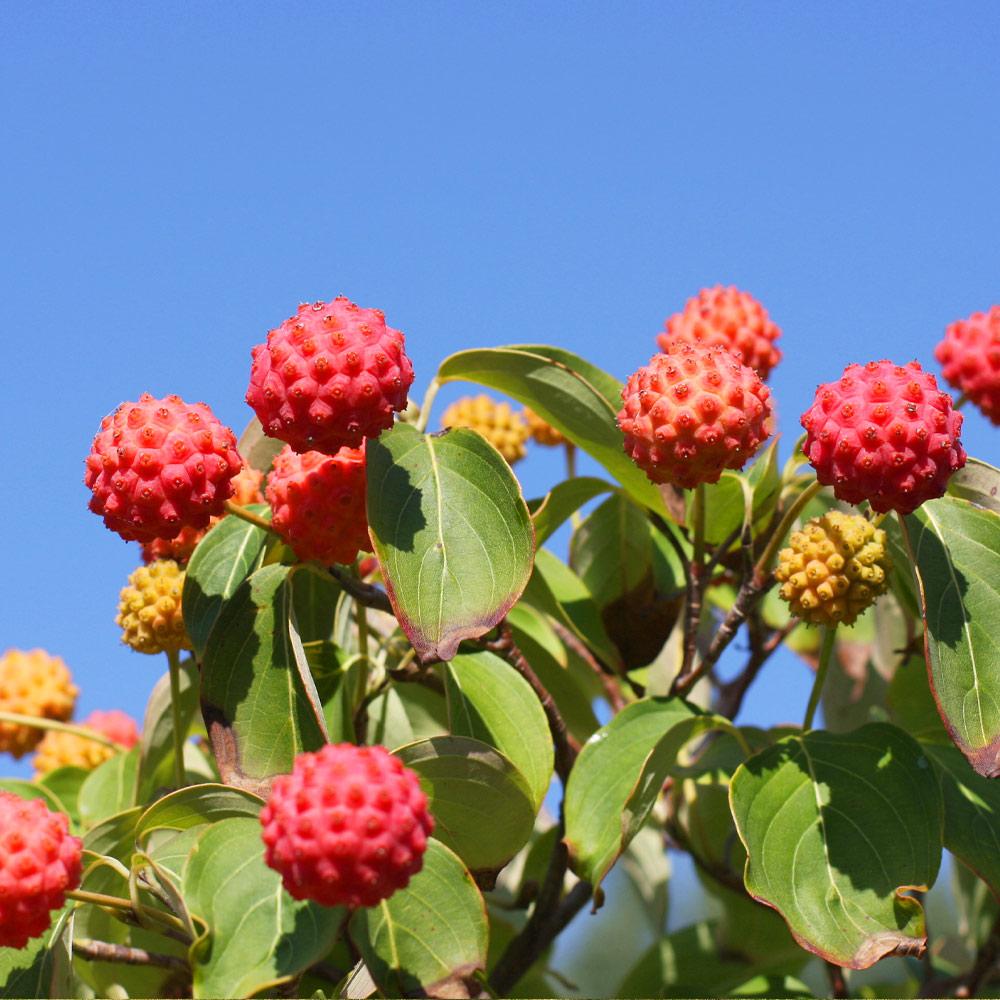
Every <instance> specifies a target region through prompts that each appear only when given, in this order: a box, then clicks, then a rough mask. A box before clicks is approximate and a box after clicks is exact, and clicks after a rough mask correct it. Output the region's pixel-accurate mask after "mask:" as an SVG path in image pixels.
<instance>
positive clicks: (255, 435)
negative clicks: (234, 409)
mask: <svg viewBox="0 0 1000 1000" xmlns="http://www.w3.org/2000/svg"><path fill="white" fill-rule="evenodd" d="M284 447H285V442H284V441H279V440H278V439H277V438H273V437H268V436H267V435H266V434H265V433H264V428H263V427H262V426H261V423H260V421H259V420H258V419H257V418H256V417H252V418H251V419H250V423H248V424H247V425H246V428H245V429H244V431H243V433H242V434H241V435H240V440H239V444H238V445H237V449H238V450H239V453H240V457H241V458H242V459H243V461H244V462H246V463H247V465H249V466H250V468H251V469H256V470H257V471H258V472H264V473H268V472H270V471H271V466H272V465H273V464H274V460H275V458H276V457H277V455H278V452H279V451H281V449H282V448H284Z"/></svg>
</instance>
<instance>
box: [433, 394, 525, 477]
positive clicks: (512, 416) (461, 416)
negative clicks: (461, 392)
mask: <svg viewBox="0 0 1000 1000" xmlns="http://www.w3.org/2000/svg"><path fill="white" fill-rule="evenodd" d="M441 426H442V427H468V428H469V429H470V430H474V431H477V432H478V433H480V434H481V435H482V436H483V437H484V438H486V440H487V441H489V443H490V444H491V445H493V447H494V448H496V450H497V451H498V452H500V454H501V455H503V457H504V458H505V459H507V461H508V462H509V463H510V464H511V465H513V464H514V463H515V462H516V461H518V460H519V459H521V458H524V443H525V441H527V439H528V427H527V425H526V424H525V422H524V421H523V420H522V419H521V417H520V415H519V414H517V413H515V412H514V411H513V410H512V409H511V408H510V404H509V403H498V402H496V400H493V399H490V397H489V396H475V397H472V396H463V397H462V398H461V399H459V400H457V401H456V402H454V403H452V404H451V406H449V407H448V409H447V410H445V411H444V415H443V417H442V418H441Z"/></svg>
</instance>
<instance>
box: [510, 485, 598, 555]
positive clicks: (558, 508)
mask: <svg viewBox="0 0 1000 1000" xmlns="http://www.w3.org/2000/svg"><path fill="white" fill-rule="evenodd" d="M614 490H615V487H614V486H613V485H612V484H611V483H609V482H607V481H606V480H604V479H595V478H592V477H590V476H578V477H577V478H575V479H566V480H564V481H563V482H561V483H559V484H558V485H556V486H553V487H552V489H551V490H550V491H549V492H548V493H546V494H545V496H544V497H541V498H540V499H538V500H529V501H528V509H529V510H530V511H531V520H532V523H533V524H534V525H535V544H536V545H544V544H545V542H546V540H547V539H548V538H549V537H550V536H551V535H552V533H553V532H554V531H555V530H556V529H557V528H560V527H562V525H563V524H565V523H566V521H568V520H569V519H570V517H572V515H573V514H575V513H576V512H577V511H578V510H579V509H580V508H581V507H582V506H583V505H584V504H585V503H587V501H589V500H593V499H594V497H596V496H600V495H601V494H602V493H608V492H611V491H614Z"/></svg>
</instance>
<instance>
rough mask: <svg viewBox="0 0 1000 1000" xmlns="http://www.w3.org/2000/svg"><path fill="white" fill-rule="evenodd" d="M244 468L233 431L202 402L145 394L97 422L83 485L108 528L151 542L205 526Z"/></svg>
mask: <svg viewBox="0 0 1000 1000" xmlns="http://www.w3.org/2000/svg"><path fill="white" fill-rule="evenodd" d="M241 466H242V461H241V460H240V456H239V453H238V452H237V450H236V438H235V437H234V436H233V432H232V431H231V430H230V429H229V428H228V427H224V426H223V425H222V424H221V423H219V420H218V419H217V418H216V416H215V415H214V414H213V413H212V411H211V410H210V409H209V408H208V407H207V406H206V405H205V404H204V403H185V402H184V400H183V399H181V398H180V396H167V397H165V398H164V399H154V398H153V397H152V396H150V395H149V393H143V394H142V396H140V397H139V401H138V402H137V403H122V404H121V406H119V407H118V409H117V410H115V412H114V413H112V414H111V415H110V416H107V417H105V418H104V420H103V421H102V422H101V429H100V430H99V431H98V433H97V436H96V437H95V438H94V442H93V444H92V445H91V449H90V454H89V455H88V456H87V471H86V474H85V476H84V482H85V483H86V484H87V486H88V487H89V488H90V489H91V490H92V492H93V496H92V497H91V498H90V509H91V510H92V511H93V512H94V513H95V514H100V515H101V517H103V518H104V523H105V524H106V525H107V526H108V528H110V529H111V530H112V531H116V532H118V534H119V535H121V537H122V538H124V539H125V540H126V541H138V542H148V541H152V540H153V539H154V538H176V537H177V535H179V534H180V532H181V531H182V530H183V529H184V528H185V527H188V528H205V527H206V526H207V525H208V522H209V521H210V520H211V519H212V517H214V516H215V515H218V514H221V513H222V512H223V508H224V506H225V502H226V500H228V499H229V498H230V496H232V492H233V487H232V480H233V477H234V476H235V475H236V474H237V473H238V472H239V471H240V467H241Z"/></svg>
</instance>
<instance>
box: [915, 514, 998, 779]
mask: <svg viewBox="0 0 1000 1000" xmlns="http://www.w3.org/2000/svg"><path fill="white" fill-rule="evenodd" d="M906 525H907V531H908V534H909V543H910V550H911V551H912V553H913V560H912V561H913V563H914V565H915V571H916V577H917V584H918V588H919V591H920V603H921V608H922V611H923V617H924V624H925V626H926V634H925V648H926V651H927V661H928V665H929V667H930V682H931V689H932V691H933V692H934V697H935V700H936V701H937V704H938V709H939V710H940V712H941V718H942V719H943V720H944V724H945V726H946V727H947V729H948V732H949V733H950V735H951V738H952V739H953V740H954V741H955V744H956V746H957V747H958V748H959V750H961V751H962V753H964V754H965V756H966V757H967V758H968V759H969V763H970V764H972V766H973V767H974V768H975V769H976V770H977V771H978V772H979V773H980V774H982V775H984V776H985V777H987V778H995V777H998V776H1000V672H998V671H997V669H996V667H997V664H1000V639H998V635H997V622H1000V587H998V586H997V581H998V580H1000V515H998V514H996V513H994V512H993V511H989V510H983V509H981V508H979V507H974V506H973V505H972V504H970V503H969V502H968V501H966V500H956V499H954V498H953V497H942V498H941V499H940V500H931V501H929V502H928V503H925V504H924V505H923V506H922V507H920V508H919V509H918V510H917V511H916V513H914V514H911V515H910V516H909V517H907V518H906Z"/></svg>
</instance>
